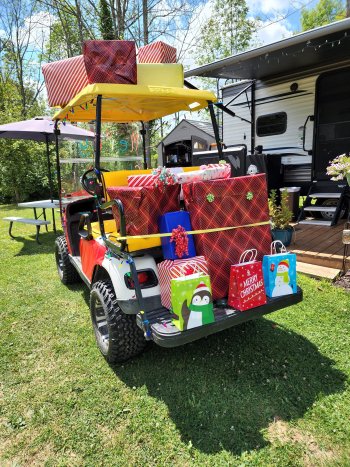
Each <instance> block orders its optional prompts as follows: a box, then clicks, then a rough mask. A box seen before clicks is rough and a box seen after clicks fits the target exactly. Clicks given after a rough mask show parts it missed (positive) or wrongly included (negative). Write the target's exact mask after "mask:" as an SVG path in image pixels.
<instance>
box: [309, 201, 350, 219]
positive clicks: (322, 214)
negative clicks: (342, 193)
mask: <svg viewBox="0 0 350 467" xmlns="http://www.w3.org/2000/svg"><path fill="white" fill-rule="evenodd" d="M337 204H338V199H334V198H327V199H318V200H317V201H316V206H323V207H332V208H333V207H335V206H336V205H337ZM318 214H319V216H318V217H320V218H322V219H324V220H326V221H332V220H333V218H334V212H329V211H323V212H320V213H318ZM345 214H346V209H345V208H343V209H342V210H341V212H340V217H339V218H340V219H343V218H344V216H345ZM315 217H316V216H315Z"/></svg>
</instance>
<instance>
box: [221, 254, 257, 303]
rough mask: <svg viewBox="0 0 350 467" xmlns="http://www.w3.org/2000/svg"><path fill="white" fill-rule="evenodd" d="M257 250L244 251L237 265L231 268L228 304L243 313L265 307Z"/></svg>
mask: <svg viewBox="0 0 350 467" xmlns="http://www.w3.org/2000/svg"><path fill="white" fill-rule="evenodd" d="M257 254H258V252H257V250H256V249H251V250H246V251H245V252H243V253H242V255H241V257H240V259H239V263H238V264H234V265H232V266H231V272H230V285H229V294H228V304H229V306H232V308H235V309H236V310H240V311H244V310H249V309H250V308H255V307H257V306H261V305H265V303H266V295H265V287H264V278H263V272H262V263H261V261H256V257H257Z"/></svg>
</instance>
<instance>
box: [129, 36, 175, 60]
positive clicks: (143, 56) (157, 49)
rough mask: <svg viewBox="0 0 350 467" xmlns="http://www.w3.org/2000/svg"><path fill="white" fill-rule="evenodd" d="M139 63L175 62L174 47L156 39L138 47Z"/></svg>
mask: <svg viewBox="0 0 350 467" xmlns="http://www.w3.org/2000/svg"><path fill="white" fill-rule="evenodd" d="M138 61H139V63H176V49H175V47H172V46H171V45H168V44H165V42H162V41H157V42H153V43H152V44H148V45H145V46H143V47H140V48H139V52H138Z"/></svg>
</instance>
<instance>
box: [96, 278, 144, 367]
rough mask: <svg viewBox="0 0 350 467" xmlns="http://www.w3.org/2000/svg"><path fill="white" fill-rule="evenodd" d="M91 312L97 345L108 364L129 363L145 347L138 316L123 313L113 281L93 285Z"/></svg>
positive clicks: (102, 281) (103, 281)
mask: <svg viewBox="0 0 350 467" xmlns="http://www.w3.org/2000/svg"><path fill="white" fill-rule="evenodd" d="M90 313H91V320H92V325H93V328H94V332H95V337H96V342H97V346H98V348H99V349H100V351H101V353H102V355H103V356H104V357H105V359H106V360H107V362H108V363H120V362H125V361H126V360H128V359H130V358H132V357H135V356H136V355H138V354H139V353H141V352H142V350H143V349H144V348H145V346H146V340H145V338H144V336H143V332H142V330H141V329H140V328H139V327H138V326H137V324H136V316H135V315H126V314H125V313H123V312H122V310H121V309H120V307H119V305H118V301H117V298H116V296H115V292H114V289H113V285H112V283H111V281H110V280H101V281H98V282H96V283H95V284H94V285H93V287H92V289H91V292H90Z"/></svg>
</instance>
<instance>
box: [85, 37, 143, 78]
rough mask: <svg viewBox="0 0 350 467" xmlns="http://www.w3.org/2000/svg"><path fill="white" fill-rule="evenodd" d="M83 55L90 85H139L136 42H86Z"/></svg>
mask: <svg viewBox="0 0 350 467" xmlns="http://www.w3.org/2000/svg"><path fill="white" fill-rule="evenodd" d="M83 53H84V61H85V66H86V71H87V75H88V79H89V83H117V84H136V83H137V68H136V48H135V42H133V41H85V42H84V51H83Z"/></svg>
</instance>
